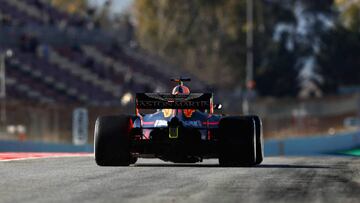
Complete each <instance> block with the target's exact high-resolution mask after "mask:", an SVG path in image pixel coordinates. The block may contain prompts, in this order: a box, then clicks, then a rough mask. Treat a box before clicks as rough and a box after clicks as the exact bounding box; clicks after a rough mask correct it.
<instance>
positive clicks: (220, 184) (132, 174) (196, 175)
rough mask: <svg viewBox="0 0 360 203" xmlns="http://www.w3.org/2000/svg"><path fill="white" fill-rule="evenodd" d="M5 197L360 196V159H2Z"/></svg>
mask: <svg viewBox="0 0 360 203" xmlns="http://www.w3.org/2000/svg"><path fill="white" fill-rule="evenodd" d="M0 202H11V203H13V202H360V159H359V158H348V157H312V158H310V157H272V158H266V159H265V161H264V162H263V164H262V165H260V166H258V167H252V168H221V167H219V166H218V165H217V160H208V161H204V162H203V163H201V164H172V163H166V162H162V161H159V160H156V159H147V160H145V159H141V160H139V162H138V163H137V164H136V165H134V166H130V167H98V166H97V165H96V164H95V162H94V159H93V157H91V156H89V157H63V158H42V159H30V160H14V161H1V162H0Z"/></svg>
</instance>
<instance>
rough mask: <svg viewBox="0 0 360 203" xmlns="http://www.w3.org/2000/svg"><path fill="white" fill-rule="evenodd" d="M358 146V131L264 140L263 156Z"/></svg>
mask: <svg viewBox="0 0 360 203" xmlns="http://www.w3.org/2000/svg"><path fill="white" fill-rule="evenodd" d="M356 147H360V132H351V133H341V134H337V135H322V136H320V135H319V136H312V137H299V138H287V139H279V140H277V139H272V140H265V146H264V152H265V156H282V155H286V156H292V155H305V156H306V155H324V154H331V153H334V152H337V151H340V150H347V149H352V148H356ZM0 152H93V145H90V144H88V145H82V146H76V145H72V144H53V143H42V142H30V141H27V142H19V141H0Z"/></svg>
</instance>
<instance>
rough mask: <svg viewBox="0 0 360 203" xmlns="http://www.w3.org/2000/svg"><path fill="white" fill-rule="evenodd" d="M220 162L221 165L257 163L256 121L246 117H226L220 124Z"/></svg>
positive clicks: (232, 165)
mask: <svg viewBox="0 0 360 203" xmlns="http://www.w3.org/2000/svg"><path fill="white" fill-rule="evenodd" d="M219 132H220V135H219V136H220V138H219V163H220V165H221V166H230V167H234V166H253V165H255V164H256V137H255V122H254V120H253V119H248V118H246V117H240V116H231V117H224V118H222V119H221V120H220V124H219Z"/></svg>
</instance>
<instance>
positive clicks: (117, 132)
mask: <svg viewBox="0 0 360 203" xmlns="http://www.w3.org/2000/svg"><path fill="white" fill-rule="evenodd" d="M130 119H131V117H130V116H124V115H120V116H104V117H99V118H98V119H97V120H96V123H95V133H94V139H95V140H94V144H95V146H94V150H95V161H96V163H97V164H98V165H99V166H128V165H130V164H133V163H135V162H136V158H134V157H131V154H130Z"/></svg>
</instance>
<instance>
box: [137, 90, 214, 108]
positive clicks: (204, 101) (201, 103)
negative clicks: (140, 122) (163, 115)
mask: <svg viewBox="0 0 360 203" xmlns="http://www.w3.org/2000/svg"><path fill="white" fill-rule="evenodd" d="M135 106H136V110H139V109H198V110H210V111H212V109H213V94H212V93H191V94H189V95H180V94H178V95H173V94H170V93H137V94H136V99H135Z"/></svg>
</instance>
